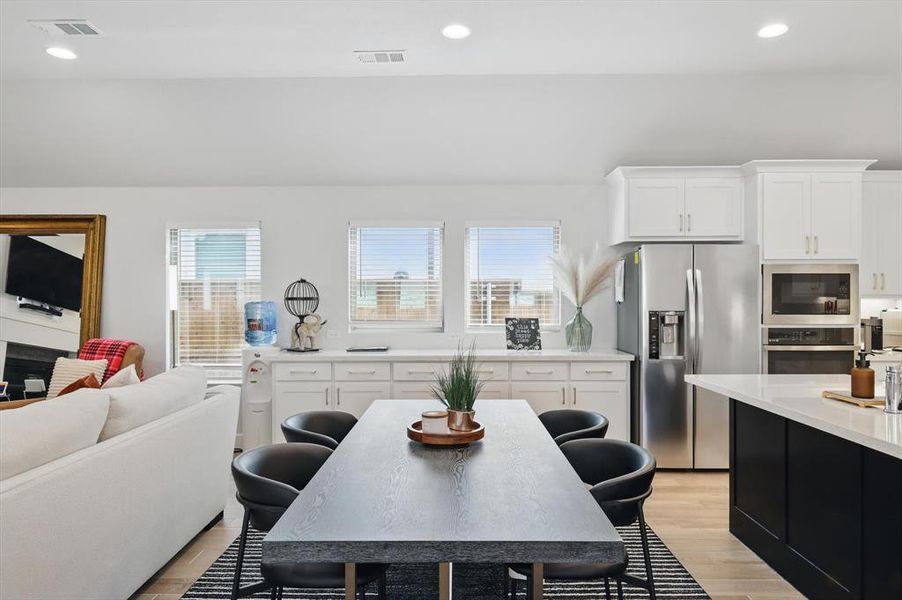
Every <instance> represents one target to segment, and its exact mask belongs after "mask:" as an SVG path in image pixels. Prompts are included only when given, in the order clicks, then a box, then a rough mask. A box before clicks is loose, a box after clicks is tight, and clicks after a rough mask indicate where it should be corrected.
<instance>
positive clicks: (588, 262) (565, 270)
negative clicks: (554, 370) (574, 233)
mask: <svg viewBox="0 0 902 600" xmlns="http://www.w3.org/2000/svg"><path fill="white" fill-rule="evenodd" d="M617 260H618V259H617V258H608V257H607V256H606V255H605V253H604V251H603V250H602V249H601V246H599V245H598V244H596V245H595V247H594V248H593V249H592V251H591V252H589V253H588V254H577V253H576V252H575V251H573V250H572V249H571V248H567V247H566V246H564V245H563V244H562V245H561V250H560V252H559V253H558V254H556V255H555V256H553V257H552V258H551V263H552V267H553V269H554V279H555V281H556V282H557V285H558V288H559V289H560V290H561V293H562V294H563V295H564V296H565V297H566V298H567V299H568V300H570V302H572V303H573V304H574V305H575V306H576V314H575V315H573V318H572V319H570V321H568V322H567V325H566V328H565V333H566V336H567V347H568V348H570V350H572V351H574V352H588V351H589V348H591V347H592V323H590V322H589V320H588V319H586V317H585V316H583V306H584V305H585V304H586V302H588V301H590V300H591V299H592V298H594V297H596V296H597V295H598V294H600V293H601V292H602V291H603V290H604V289H605V288H607V287H608V286H609V285H610V283H611V279H612V278H613V276H614V269H615V266H616V265H617Z"/></svg>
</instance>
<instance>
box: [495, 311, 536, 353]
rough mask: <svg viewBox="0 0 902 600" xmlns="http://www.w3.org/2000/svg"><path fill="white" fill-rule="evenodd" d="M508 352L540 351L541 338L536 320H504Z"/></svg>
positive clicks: (508, 318)
mask: <svg viewBox="0 0 902 600" xmlns="http://www.w3.org/2000/svg"><path fill="white" fill-rule="evenodd" d="M504 333H505V336H506V337H507V349H508V350H541V349H542V336H541V334H540V333H539V320H538V319H516V318H512V317H507V318H506V319H504Z"/></svg>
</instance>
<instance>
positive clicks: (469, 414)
mask: <svg viewBox="0 0 902 600" xmlns="http://www.w3.org/2000/svg"><path fill="white" fill-rule="evenodd" d="M475 415H476V411H473V410H470V411H463V410H449V411H448V429H451V430H453V431H473V430H474V429H476V424H475V422H474V421H473V417H474V416H475Z"/></svg>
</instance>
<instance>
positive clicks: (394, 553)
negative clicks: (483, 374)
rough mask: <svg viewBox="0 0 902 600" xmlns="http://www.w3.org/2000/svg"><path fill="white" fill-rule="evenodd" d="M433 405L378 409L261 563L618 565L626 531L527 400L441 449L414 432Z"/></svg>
mask: <svg viewBox="0 0 902 600" xmlns="http://www.w3.org/2000/svg"><path fill="white" fill-rule="evenodd" d="M435 408H440V406H439V405H438V404H437V402H436V401H434V400H380V401H377V402H375V403H374V404H373V405H372V406H371V407H370V409H369V410H367V411H366V413H365V414H364V415H363V417H362V418H361V419H360V422H359V423H358V424H357V425H356V426H355V427H354V429H353V430H352V431H351V433H350V434H349V435H348V436H347V437H346V438H345V439H344V441H342V442H341V444H340V445H339V447H338V449H337V450H336V451H335V453H334V454H333V455H332V456H331V457H330V458H329V460H328V461H326V463H325V464H324V465H323V467H322V468H321V469H320V471H319V472H318V473H317V474H316V476H315V477H314V478H313V479H312V480H311V482H310V483H309V484H308V485H307V487H306V488H305V489H304V490H302V491H301V493H300V495H299V496H298V498H297V500H295V501H294V503H293V504H292V505H291V507H289V509H288V510H287V511H286V513H285V514H284V515H283V516H282V518H281V519H280V520H279V522H278V523H277V524H276V526H275V527H274V528H273V529H272V530H271V531H270V532H269V534H267V536H266V538H265V539H264V541H263V560H264V561H268V562H280V561H324V562H385V563H392V562H443V561H444V562H526V563H536V562H541V563H549V562H570V561H597V560H619V559H621V558H622V557H623V554H624V547H623V542H622V540H621V539H620V536H619V535H618V534H617V531H616V530H615V529H614V527H613V526H612V525H611V523H610V521H608V519H607V517H606V516H605V514H604V513H603V512H602V510H601V509H600V508H599V506H598V504H597V503H596V502H595V500H594V499H593V498H592V496H591V495H590V494H589V492H588V490H587V489H586V487H585V486H584V485H583V483H582V482H581V481H580V480H579V478H578V477H577V475H576V473H575V472H574V471H573V469H572V468H571V467H570V465H569V463H568V462H567V460H566V459H565V458H564V456H563V455H562V454H561V452H560V450H559V449H558V447H557V445H556V444H555V443H554V441H553V440H552V439H551V436H549V435H548V433H547V432H546V431H545V429H544V427H543V426H542V424H541V423H540V422H539V420H538V418H537V416H536V415H535V413H534V412H533V411H532V409H531V408H530V407H529V405H528V404H527V403H526V402H525V401H523V400H482V401H478V402H477V403H476V407H475V410H476V420H477V421H478V422H480V423H482V424H483V425H485V428H486V435H485V438H484V439H483V440H481V441H479V442H476V443H474V444H472V445H470V446H466V447H462V448H432V447H426V446H422V445H420V444H418V443H416V442H413V441H411V440H409V439H408V438H407V435H406V432H405V430H406V427H407V425H408V424H409V423H411V422H413V421H415V420H417V419H418V418H419V416H420V414H421V413H422V412H423V411H424V410H428V409H435Z"/></svg>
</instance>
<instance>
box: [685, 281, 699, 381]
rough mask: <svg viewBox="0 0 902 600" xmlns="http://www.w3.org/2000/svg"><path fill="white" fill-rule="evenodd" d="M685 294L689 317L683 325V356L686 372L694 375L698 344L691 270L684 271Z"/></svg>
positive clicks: (693, 284) (693, 282)
mask: <svg viewBox="0 0 902 600" xmlns="http://www.w3.org/2000/svg"><path fill="white" fill-rule="evenodd" d="M686 292H687V294H688V298H687V301H686V307H687V308H688V309H689V311H688V312H689V317H688V318H687V319H686V325H685V328H686V350H685V352H684V354H685V355H686V372H687V373H689V374H692V373H695V353H696V347H697V344H698V340H697V339H696V329H695V320H696V314H695V309H696V305H695V272H694V271H693V269H686Z"/></svg>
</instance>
